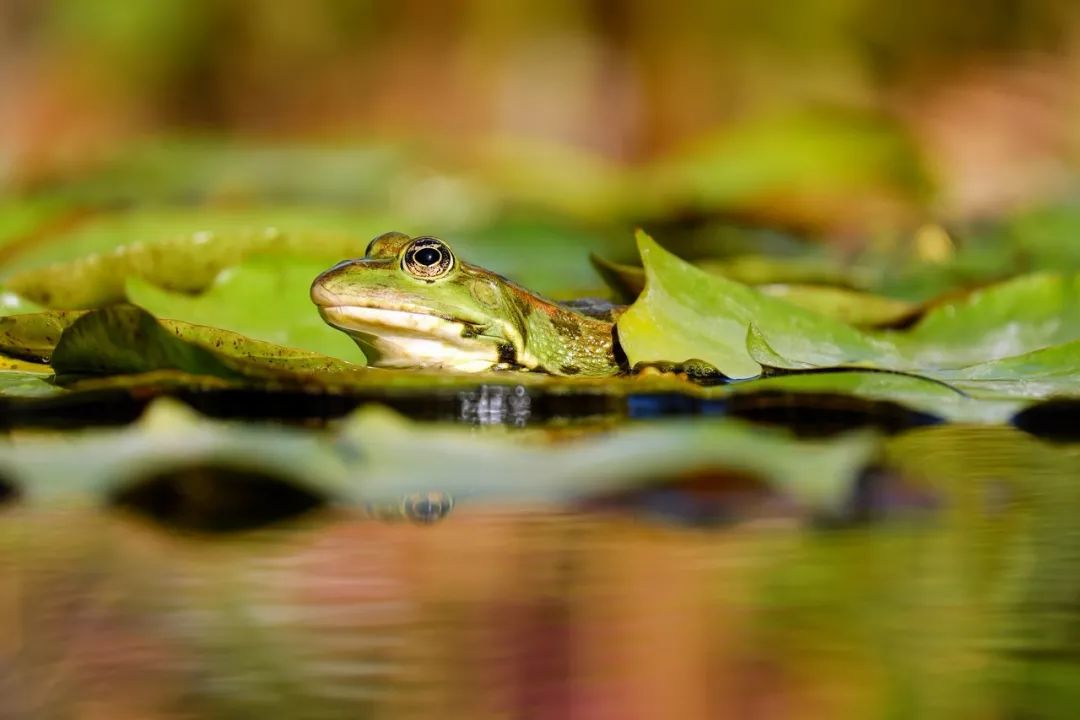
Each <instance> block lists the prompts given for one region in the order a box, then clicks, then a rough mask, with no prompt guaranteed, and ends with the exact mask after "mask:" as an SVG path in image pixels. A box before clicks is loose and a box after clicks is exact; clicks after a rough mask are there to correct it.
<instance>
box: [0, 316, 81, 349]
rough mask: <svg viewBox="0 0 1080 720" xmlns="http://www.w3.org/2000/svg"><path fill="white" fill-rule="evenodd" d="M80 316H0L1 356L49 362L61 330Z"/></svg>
mask: <svg viewBox="0 0 1080 720" xmlns="http://www.w3.org/2000/svg"><path fill="white" fill-rule="evenodd" d="M82 315H83V313H82V312H79V311H71V310H50V311H44V312H36V313H27V314H19V315H8V316H6V317H0V353H3V354H4V355H8V356H10V357H13V358H19V359H21V360H27V361H29V362H49V359H50V358H51V357H52V353H53V348H55V347H56V343H57V342H59V341H60V335H61V334H62V333H63V332H64V329H65V328H67V327H68V326H70V325H71V324H72V323H74V322H75V321H76V320H77V319H79V317H81V316H82Z"/></svg>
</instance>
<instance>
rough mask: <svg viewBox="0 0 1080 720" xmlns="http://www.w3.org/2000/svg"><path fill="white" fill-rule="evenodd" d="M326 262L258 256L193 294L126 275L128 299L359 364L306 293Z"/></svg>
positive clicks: (165, 314)
mask: <svg viewBox="0 0 1080 720" xmlns="http://www.w3.org/2000/svg"><path fill="white" fill-rule="evenodd" d="M325 269H326V263H324V262H321V261H317V260H316V261H312V260H304V259H303V258H295V257H288V256H259V257H255V258H250V259H248V260H246V261H244V262H243V263H241V264H240V265H238V266H236V267H234V268H230V269H228V270H225V271H223V272H222V273H221V274H220V275H219V276H218V278H217V279H216V280H215V281H214V283H213V284H212V285H211V286H210V288H208V289H207V290H206V291H205V292H203V293H201V294H200V295H197V296H191V295H184V294H180V293H175V292H169V291H167V290H162V289H160V288H158V287H155V286H154V285H151V284H150V283H148V282H146V281H145V280H141V279H139V278H129V279H128V282H127V296H128V299H129V300H131V302H133V303H135V304H136V305H139V306H140V307H143V308H145V309H147V310H149V311H150V312H151V313H152V314H153V315H155V316H156V317H158V318H167V319H170V320H180V321H183V322H187V323H193V324H196V325H206V326H211V327H215V328H220V329H223V330H230V331H233V332H236V333H239V334H241V335H245V336H247V337H250V338H254V339H257V340H264V341H266V342H270V343H274V344H276V345H283V346H287V347H292V348H298V349H302V350H308V351H311V352H315V353H320V354H323V355H328V356H330V357H337V358H342V359H345V360H349V361H355V362H357V363H358V364H362V363H363V361H364V356H363V353H362V352H361V351H360V349H359V348H358V347H357V346H356V344H355V343H354V342H352V341H351V340H350V339H349V338H348V336H346V335H345V334H344V333H342V332H340V331H337V330H334V329H333V328H331V327H330V326H328V325H327V324H326V323H325V322H323V320H322V318H321V317H320V316H319V313H318V312H317V310H316V309H315V307H314V306H313V305H312V304H311V301H310V300H309V299H308V288H309V287H310V286H311V281H312V280H313V279H314V278H315V276H316V275H318V274H319V273H320V272H322V271H323V270H325Z"/></svg>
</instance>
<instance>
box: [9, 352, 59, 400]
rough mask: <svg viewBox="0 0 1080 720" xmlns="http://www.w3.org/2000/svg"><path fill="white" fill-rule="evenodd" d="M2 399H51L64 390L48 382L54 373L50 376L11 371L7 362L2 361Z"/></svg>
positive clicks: (35, 372) (32, 372) (33, 372)
mask: <svg viewBox="0 0 1080 720" xmlns="http://www.w3.org/2000/svg"><path fill="white" fill-rule="evenodd" d="M0 368H3V369H2V370H0V397H27V398H38V397H49V396H51V395H58V394H61V393H63V392H64V390H63V389H62V388H60V387H57V386H56V385H53V384H52V383H51V382H49V381H48V378H49V377H50V376H51V374H52V371H51V370H50V371H49V373H48V374H45V373H42V372H38V371H36V370H35V371H29V372H28V371H24V370H15V369H9V368H8V367H6V362H4V361H0Z"/></svg>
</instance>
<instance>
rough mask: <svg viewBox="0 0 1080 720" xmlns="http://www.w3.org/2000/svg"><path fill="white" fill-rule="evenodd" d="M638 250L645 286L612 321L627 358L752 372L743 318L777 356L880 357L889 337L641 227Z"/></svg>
mask: <svg viewBox="0 0 1080 720" xmlns="http://www.w3.org/2000/svg"><path fill="white" fill-rule="evenodd" d="M637 242H638V249H639V251H640V253H641V258H642V262H643V264H644V266H645V272H646V286H645V292H644V293H642V295H641V297H640V298H638V300H637V301H636V302H635V303H634V304H633V305H632V306H631V307H630V309H629V310H627V311H626V312H625V313H624V314H623V315H622V316H621V317H620V318H619V321H618V329H619V339H620V341H621V342H622V346H623V349H624V350H625V351H626V355H627V358H628V359H629V361H630V363H631V364H635V363H637V362H643V361H644V362H656V361H665V360H670V361H676V362H678V361H682V360H686V359H689V358H698V359H701V360H705V361H706V362H709V363H711V364H712V365H714V366H715V367H717V368H718V369H719V370H720V371H721V372H723V373H724V374H725V375H728V376H729V377H733V378H748V377H754V376H756V375H758V374H759V373H760V371H761V366H760V365H759V364H758V362H757V361H755V360H754V358H752V357H751V356H750V354H749V352H748V351H747V346H746V337H747V331H748V329H749V327H750V325H751V324H754V325H756V326H758V327H759V328H761V329H762V331H763V332H765V333H766V334H767V336H768V338H769V341H770V342H771V343H772V344H773V345H778V344H779V345H780V346H781V347H779V348H778V349H779V351H780V354H781V355H783V356H784V357H790V358H798V360H799V362H801V363H805V364H809V365H813V366H829V365H837V364H841V363H847V362H853V361H855V362H858V361H861V362H887V361H888V360H889V359H890V358H891V355H892V354H893V352H894V351H893V348H892V347H891V346H890V344H888V343H885V342H882V341H879V340H876V339H874V338H871V337H869V336H867V335H865V334H864V333H861V332H859V331H858V330H856V329H855V328H853V327H851V326H850V325H847V324H846V323H842V322H839V321H836V320H830V319H829V318H826V317H823V316H821V315H819V314H817V313H814V312H811V311H808V310H803V309H801V308H798V307H795V306H794V305H791V304H790V303H787V302H785V301H783V300H780V299H777V298H772V297H769V296H767V295H764V294H762V293H760V292H758V291H756V290H754V289H753V288H750V287H747V286H745V285H742V284H740V283H737V282H734V281H731V280H728V279H726V278H723V277H719V276H716V275H710V274H709V273H707V272H705V271H704V270H701V269H700V268H696V267H694V266H693V265H691V264H689V263H687V262H685V261H683V260H681V259H679V258H678V257H676V256H675V255H672V254H671V253H669V252H667V251H666V250H664V249H663V248H662V247H660V246H659V245H658V244H657V243H656V241H654V240H653V239H652V238H650V237H649V236H648V235H646V234H645V233H644V232H642V231H638V233H637Z"/></svg>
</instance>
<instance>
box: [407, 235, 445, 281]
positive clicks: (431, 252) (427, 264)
mask: <svg viewBox="0 0 1080 720" xmlns="http://www.w3.org/2000/svg"><path fill="white" fill-rule="evenodd" d="M454 262H455V261H454V254H453V253H452V252H450V248H449V247H447V245H446V243H444V242H443V241H442V240H439V239H438V238H433V237H421V238H416V239H415V240H413V241H412V243H411V244H410V245H409V246H408V247H407V248H406V249H405V252H404V253H403V254H402V256H401V267H402V269H403V270H405V272H407V273H409V274H410V275H412V276H413V277H416V278H419V279H421V280H427V281H429V282H430V281H433V280H438V279H439V278H441V277H445V276H446V275H448V274H449V273H450V271H451V270H453V269H454Z"/></svg>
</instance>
